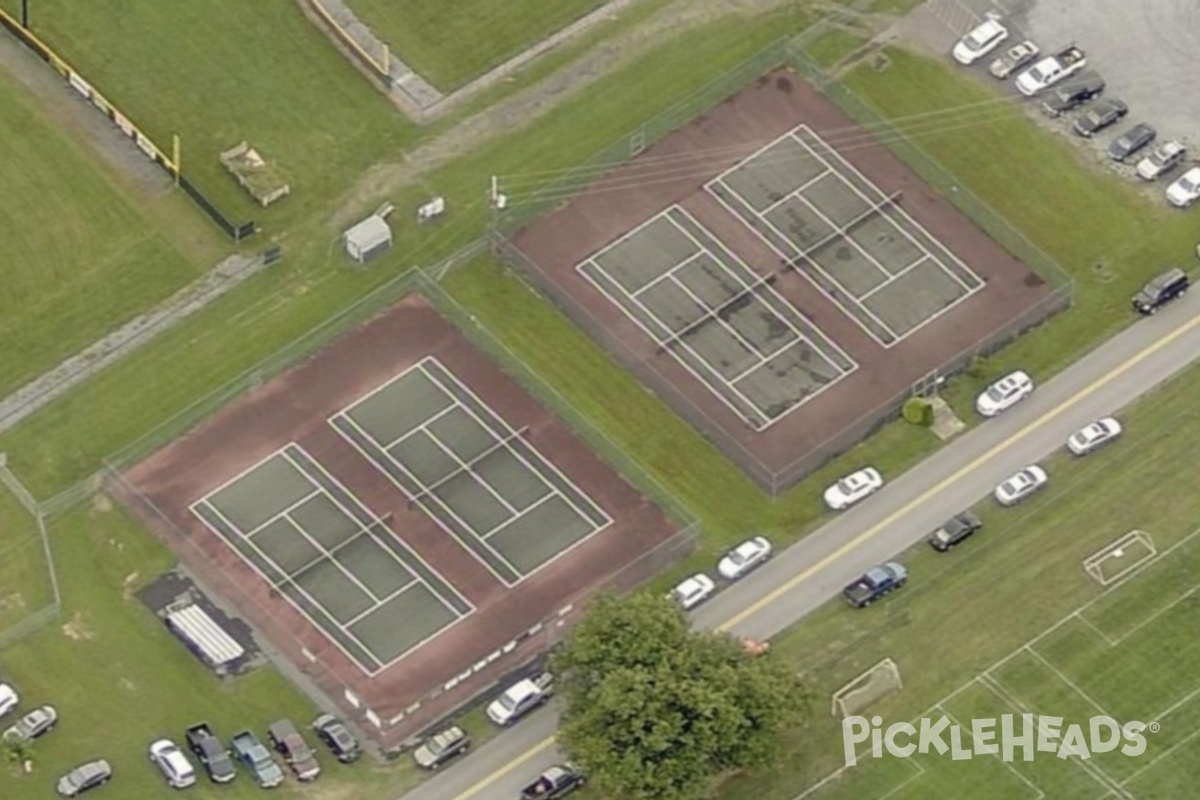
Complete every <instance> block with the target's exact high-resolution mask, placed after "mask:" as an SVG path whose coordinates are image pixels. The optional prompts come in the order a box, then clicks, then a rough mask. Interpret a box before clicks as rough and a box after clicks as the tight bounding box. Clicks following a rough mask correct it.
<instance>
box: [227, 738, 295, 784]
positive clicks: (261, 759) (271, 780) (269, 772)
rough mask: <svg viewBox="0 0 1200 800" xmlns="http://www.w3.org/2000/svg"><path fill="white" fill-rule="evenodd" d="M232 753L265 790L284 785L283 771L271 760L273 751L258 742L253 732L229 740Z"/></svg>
mask: <svg viewBox="0 0 1200 800" xmlns="http://www.w3.org/2000/svg"><path fill="white" fill-rule="evenodd" d="M229 748H230V752H231V753H233V757H234V758H236V759H237V760H238V761H240V762H241V763H242V766H244V767H245V768H246V769H248V770H250V774H251V775H253V776H254V780H256V781H257V782H258V785H259V786H261V787H262V788H264V789H273V788H275V787H276V786H278V785H279V784H281V783H283V770H281V769H280V768H279V765H278V764H276V763H275V759H273V758H271V751H270V750H268V749H267V747H266V745H264V744H263V743H262V742H260V741H259V740H258V737H257V736H255V735H254V732H253V731H242V732H241V733H235V734H234V735H233V738H232V739H230V740H229Z"/></svg>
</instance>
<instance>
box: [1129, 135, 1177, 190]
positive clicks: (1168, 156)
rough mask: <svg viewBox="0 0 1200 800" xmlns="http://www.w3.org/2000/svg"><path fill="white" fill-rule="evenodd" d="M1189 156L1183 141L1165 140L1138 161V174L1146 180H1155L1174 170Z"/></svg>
mask: <svg viewBox="0 0 1200 800" xmlns="http://www.w3.org/2000/svg"><path fill="white" fill-rule="evenodd" d="M1186 157H1187V147H1185V146H1184V144H1183V142H1177V141H1174V140H1172V141H1169V142H1163V143H1162V144H1160V145H1159V146H1158V147H1156V148H1154V152H1153V153H1151V154H1150V155H1148V156H1146V157H1145V158H1143V159H1142V160H1141V161H1139V162H1138V165H1137V174H1138V177H1139V178H1141V179H1142V180H1144V181H1154V180H1158V179H1159V178H1161V177H1162V176H1163V175H1165V174H1166V173H1168V172H1170V171H1171V170H1173V169H1174V168H1175V167H1176V165H1178V164H1179V163H1180V162H1182V161H1183V159H1185V158H1186Z"/></svg>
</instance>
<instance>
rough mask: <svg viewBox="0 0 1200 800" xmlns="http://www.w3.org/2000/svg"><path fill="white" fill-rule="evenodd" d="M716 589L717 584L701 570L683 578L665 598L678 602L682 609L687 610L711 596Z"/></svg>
mask: <svg viewBox="0 0 1200 800" xmlns="http://www.w3.org/2000/svg"><path fill="white" fill-rule="evenodd" d="M716 589H717V585H716V584H715V583H713V579H712V578H710V577H708V576H707V575H705V574H704V573H703V572H697V573H696V574H695V575H693V576H692V577H690V578H685V579H684V580H683V581H681V582H680V584H679V585H678V586H676V587H675V588H674V589H672V590H671V591H670V593H669V594H668V595H667V599H668V600H672V601H674V602H676V603H678V604H679V606H680V607H681V608H682V609H683V610H684V611H687V610H689V609H693V608H695V607H696V606H698V605H700V604H701V603H703V602H704V601H705V600H707V599H708V598H710V597H712V594H713V592H714V591H716Z"/></svg>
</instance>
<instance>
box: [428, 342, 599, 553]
mask: <svg viewBox="0 0 1200 800" xmlns="http://www.w3.org/2000/svg"><path fill="white" fill-rule="evenodd" d="M432 360H433V362H434V363H435V364H437V365H438V368H439V369H441V370H442V371H443V372H444V373H446V375H447V376H448V377H449V378H450V380H452V381H453V382H454V385H455V386H456V388H458V389H459V390H460V391H462V392H463V393H464V394H465V395H467V397H469V398H470V399H471V400H473V401H474V402H475V403H477V404H478V405H479V406H481V407H482V408H484V409H485V410H486V411H487V412H488V413H489V414H491V415H493V416H494V417H495V418H496V419H497V420H498V421H499V422H500V423H501V424H502V425H503V426H504V428H505V430H507V431H508V433H509V436H508V438H507V439H506V440H505V446H506V448H507V449H508V450H509V452H511V453H512V454H513V456H514V457H516V458H517V459H518V460H519V461H520V462H521V463H522V464H524V465H525V466H526V468H528V469H529V471H530V472H532V473H534V474H535V475H536V476H537V477H538V479H539V480H541V481H542V482H543V483H545V484H546V485H548V486H549V487H550V489H551V490H552V491H553V492H554V493H556V494H557V495H559V496H560V497H562V499H563V500H564V501H566V503H567V504H568V505H570V506H571V507H572V508H573V509H575V512H576V513H577V514H578V515H579V516H580V517H582V518H583V519H584V520H585V521H586V522H588V523H590V524H591V525H592V526H593V527H596V523H594V522H592V520H591V518H590V517H589V515H588V514H586V513H584V511H583V510H582V509H581V508H580V506H579V504H578V503H576V502H575V500H574V499H572V498H571V497H569V496H568V495H567V494H566V493H565V492H563V491H562V490H560V489H559V488H558V487H557V486H555V485H553V484H551V483H550V481H548V480H547V479H546V475H545V473H543V472H542V471H541V469H538V468H535V467H534V465H532V464H530V463H529V460H528V459H527V458H526V457H525V455H524V454H523V453H521V452H519V451H518V450H517V449H516V448H515V447H513V446H512V442H514V441H516V440H517V439H518V438H520V437H518V436H517V435H516V434H517V430H516V429H515V428H513V427H512V426H511V425H509V424H508V421H507V420H505V419H504V418H503V417H501V416H500V415H499V414H498V413H497V412H496V411H495V410H494V409H492V407H491V406H490V405H489V404H487V403H485V402H484V401H483V399H482V398H480V397H479V395H477V394H475V392H473V391H471V388H470V387H469V386H467V385H466V384H464V383H463V382H462V381H460V380H459V379H458V377H457V376H455V375H454V373H453V372H451V371H450V370H448V369H446V368H445V367H444V366H442V364H441V362H440V361H438V360H437V359H436V358H434V359H432ZM434 380H437V379H436V378H435V379H434ZM443 388H444V387H443ZM456 399H458V398H456ZM459 402H461V400H460V401H459ZM463 407H464V408H466V409H467V411H468V413H471V414H472V415H473V416H474V410H473V409H471V408H470V407H469V406H468V405H467V404H465V403H463ZM479 421H480V423H481V424H482V420H479ZM525 446H526V447H528V448H529V450H530V452H531V453H532V454H533V456H534V457H535V458H536V459H537V461H538V467H541V468H545V470H547V471H548V472H552V473H554V475H556V476H557V477H558V479H559V480H561V481H562V482H563V483H564V484H566V485H567V486H569V487H571V489H572V490H573V491H574V492H575V493H576V494H577V495H578V496H579V499H580V500H581V501H586V502H587V504H588V505H589V506H591V509H592V510H593V511H595V512H596V513H597V515H598V516H599V517H600V518H601V519H603V520H604V522H603V524H602V525H600V526H599V527H598V528H596V530H601V529H602V528H606V527H608V526H609V525H611V524H612V522H613V518H612V517H611V516H610V515H609V513H608V512H607V511H605V510H604V509H603V508H602V507H601V506H600V504H599V503H597V502H596V501H595V500H593V499H592V498H591V496H590V495H589V494H588V493H587V492H585V491H584V490H583V487H581V486H580V485H579V484H577V483H575V481H573V480H571V479H570V478H568V477H567V476H566V475H565V474H564V473H563V471H562V470H560V469H559V468H558V467H557V466H556V465H555V464H554V462H553V461H551V460H550V459H548V458H546V457H545V456H544V455H542V453H541V451H539V450H538V449H537V448H536V447H534V446H533V445H531V444H529V443H526V444H525ZM593 532H594V531H593ZM589 535H590V534H589ZM530 574H532V573H530Z"/></svg>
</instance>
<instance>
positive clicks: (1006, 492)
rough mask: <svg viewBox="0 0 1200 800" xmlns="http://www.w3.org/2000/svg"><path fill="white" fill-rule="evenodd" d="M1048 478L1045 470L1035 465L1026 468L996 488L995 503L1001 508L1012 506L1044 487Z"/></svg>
mask: <svg viewBox="0 0 1200 800" xmlns="http://www.w3.org/2000/svg"><path fill="white" fill-rule="evenodd" d="M1048 480H1050V478H1049V477H1048V476H1047V475H1046V470H1044V469H1042V468H1041V467H1039V466H1038V465H1037V464H1034V465H1033V466H1029V467H1026V468H1025V469H1023V470H1021V471H1020V472H1018V473H1017V474H1016V475H1013V476H1012V477H1011V478H1009V479H1008V480H1006V481H1005V482H1004V483H1002V484H1000V485H999V486H997V487H996V502H997V503H999V504H1000V505H1002V506H1014V505H1016V504H1017V503H1019V502H1021V501H1022V500H1024V499H1025V498H1026V497H1029V495H1031V494H1033V493H1034V492H1036V491H1037V490H1038V489H1041V488H1042V487H1043V486H1045V485H1046V481H1048Z"/></svg>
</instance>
